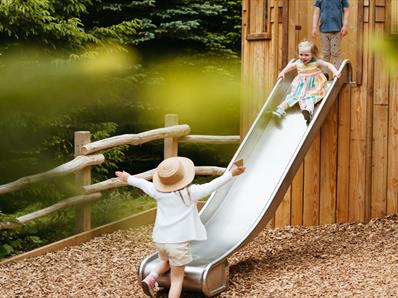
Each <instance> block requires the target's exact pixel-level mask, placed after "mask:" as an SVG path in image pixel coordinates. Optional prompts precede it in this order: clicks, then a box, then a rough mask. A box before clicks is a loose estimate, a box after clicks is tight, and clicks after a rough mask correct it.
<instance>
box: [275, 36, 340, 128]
mask: <svg viewBox="0 0 398 298" xmlns="http://www.w3.org/2000/svg"><path fill="white" fill-rule="evenodd" d="M298 51H299V59H297V60H295V61H293V62H290V63H289V64H288V65H286V67H285V68H284V69H283V70H282V71H281V72H280V74H279V76H278V78H282V79H284V78H285V74H286V73H287V72H289V71H292V70H294V69H297V76H296V77H295V78H294V80H293V82H292V84H291V89H290V92H289V94H288V95H287V96H286V99H285V100H284V101H283V102H282V103H281V104H280V105H279V106H278V107H277V108H276V110H275V111H273V112H272V113H273V114H274V115H275V116H276V117H278V118H282V117H283V116H285V115H286V112H285V110H287V109H288V108H289V107H292V106H293V105H295V104H296V103H297V102H298V103H299V105H300V109H301V112H302V113H303V116H304V119H305V120H306V121H307V124H308V123H310V121H311V118H312V114H313V113H314V106H315V104H316V103H317V102H319V101H320V100H321V99H322V98H323V97H324V96H325V94H326V90H327V80H326V77H325V76H324V74H323V73H322V71H321V68H320V67H326V68H328V69H329V70H330V71H331V72H332V73H333V75H334V76H335V77H339V72H338V71H337V69H336V68H335V67H334V66H333V64H331V63H329V62H326V61H323V60H321V59H318V58H317V52H318V49H317V47H316V46H315V45H314V44H313V43H312V42H309V41H303V42H300V43H299V45H298Z"/></svg>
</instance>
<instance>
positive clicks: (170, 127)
mask: <svg viewBox="0 0 398 298" xmlns="http://www.w3.org/2000/svg"><path fill="white" fill-rule="evenodd" d="M190 130H191V129H190V127H189V126H188V125H187V124H181V125H179V124H178V115H176V114H168V115H166V116H165V127H164V128H158V129H153V130H149V131H145V132H142V133H138V134H125V135H121V136H115V137H111V138H107V139H103V140H100V141H96V142H90V132H88V131H80V132H75V156H76V157H75V158H74V159H73V160H71V161H69V162H67V163H65V164H62V165H60V166H58V167H56V168H54V169H52V170H49V171H47V172H44V173H40V174H35V175H31V176H27V177H23V178H20V179H18V180H16V181H13V182H10V183H7V184H4V185H0V195H1V194H6V193H10V192H13V191H17V190H19V189H21V188H23V187H26V186H28V185H30V184H33V183H37V182H39V181H43V180H47V179H51V178H55V177H59V176H65V175H68V174H71V173H75V174H76V183H77V185H78V187H80V188H81V189H82V191H83V194H80V195H77V196H74V197H70V198H67V199H64V200H62V201H60V202H57V203H56V204H54V205H52V206H49V207H46V208H44V209H41V210H37V211H34V212H32V213H29V214H25V215H23V216H20V217H18V218H16V220H17V222H0V230H2V229H9V228H15V227H18V226H19V225H20V224H24V223H27V222H29V221H32V220H35V219H37V218H40V217H42V216H45V215H48V214H50V213H52V212H55V211H57V210H60V209H64V208H67V207H71V206H78V207H77V208H76V227H77V230H76V231H77V232H81V231H87V230H90V229H91V203H93V202H94V201H96V200H98V199H99V198H101V193H100V192H101V191H104V190H109V189H113V188H118V187H123V186H126V185H127V184H126V183H124V182H121V181H120V180H118V179H117V178H111V179H108V180H105V181H101V182H99V183H95V184H91V182H90V181H91V174H90V172H91V170H90V169H91V166H94V165H99V164H101V163H103V162H104V161H105V157H104V155H102V154H96V155H88V154H92V153H94V152H97V151H101V150H106V149H109V148H113V147H115V146H121V145H141V144H144V143H148V142H151V141H154V140H160V139H164V147H165V149H164V151H165V157H164V158H167V157H169V156H176V155H177V153H178V143H188V144H238V143H239V141H240V137H239V136H209V135H188V134H189V133H190ZM154 171H155V170H154V169H152V170H149V171H146V172H143V173H139V174H136V175H135V176H137V177H141V178H144V179H146V180H152V176H153V173H154ZM224 171H225V168H222V167H211V166H199V167H195V174H196V175H198V176H220V175H222V174H223V173H224Z"/></svg>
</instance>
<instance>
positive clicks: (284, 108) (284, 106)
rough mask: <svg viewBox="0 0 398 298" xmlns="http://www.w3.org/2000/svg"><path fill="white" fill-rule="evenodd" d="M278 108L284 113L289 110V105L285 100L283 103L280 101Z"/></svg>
mask: <svg viewBox="0 0 398 298" xmlns="http://www.w3.org/2000/svg"><path fill="white" fill-rule="evenodd" d="M278 107H280V108H281V109H283V110H284V111H286V110H287V109H288V108H289V104H288V103H287V101H286V100H284V101H282V103H281V104H280V105H279V106H278Z"/></svg>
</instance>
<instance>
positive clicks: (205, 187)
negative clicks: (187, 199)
mask: <svg viewBox="0 0 398 298" xmlns="http://www.w3.org/2000/svg"><path fill="white" fill-rule="evenodd" d="M245 170H246V168H245V167H244V166H241V167H237V166H233V168H232V169H231V170H230V171H226V172H225V173H224V174H223V175H222V176H220V177H217V178H215V179H213V180H212V181H210V182H209V183H204V184H194V185H192V186H191V189H192V193H191V195H192V196H191V199H192V200H193V201H197V200H199V199H201V198H204V197H206V196H208V195H210V194H211V193H212V192H214V191H216V190H217V189H218V188H220V187H221V186H223V185H224V184H225V183H227V182H228V181H229V180H231V178H232V177H234V176H239V175H240V174H242V173H243V172H244V171H245Z"/></svg>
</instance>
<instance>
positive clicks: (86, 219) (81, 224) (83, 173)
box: [75, 131, 91, 233]
mask: <svg viewBox="0 0 398 298" xmlns="http://www.w3.org/2000/svg"><path fill="white" fill-rule="evenodd" d="M90 141H91V133H90V132H89V131H75V157H76V156H78V155H80V154H81V147H82V146H83V145H86V144H88V143H90ZM75 181H76V185H77V187H81V186H84V185H89V184H91V166H88V167H85V168H84V169H82V170H80V171H78V172H76V173H75ZM90 229H91V204H90V203H86V204H80V205H77V206H76V207H75V232H76V233H81V232H85V231H88V230H90Z"/></svg>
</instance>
